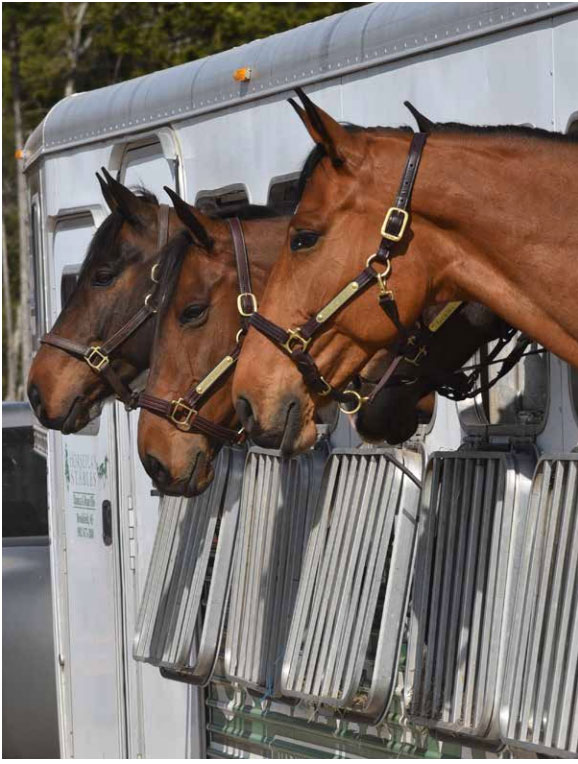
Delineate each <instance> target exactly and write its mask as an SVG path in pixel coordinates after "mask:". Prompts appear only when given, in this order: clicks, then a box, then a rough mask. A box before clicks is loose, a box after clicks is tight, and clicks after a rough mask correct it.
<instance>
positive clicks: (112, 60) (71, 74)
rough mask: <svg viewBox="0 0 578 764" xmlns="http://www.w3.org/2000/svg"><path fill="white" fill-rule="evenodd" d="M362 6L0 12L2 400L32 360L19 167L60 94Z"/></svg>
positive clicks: (196, 5)
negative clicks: (25, 147)
mask: <svg viewBox="0 0 578 764" xmlns="http://www.w3.org/2000/svg"><path fill="white" fill-rule="evenodd" d="M358 5H363V3H333V2H325V3H323V2H320V3H227V2H224V3H202V2H189V3H162V2H161V3H114V2H113V3H95V2H91V3H53V2H48V3H46V2H44V3H14V2H12V3H11V2H7V3H4V4H3V6H2V20H3V24H2V43H3V53H2V85H3V99H2V120H3V126H4V130H3V139H2V140H3V146H2V149H3V151H2V157H3V159H2V162H3V166H2V200H3V214H2V242H3V251H2V274H3V276H2V280H3V285H2V286H3V291H2V296H3V309H2V318H3V322H2V355H3V362H4V364H3V369H4V371H3V378H2V391H3V397H4V398H20V397H23V394H24V390H23V378H24V377H25V375H26V371H27V366H28V363H29V357H30V340H29V327H28V325H27V321H28V312H27V310H23V309H21V305H22V304H23V302H22V301H24V303H26V301H27V300H28V293H29V288H30V285H29V274H28V268H27V262H28V260H27V248H28V220H27V210H26V193H25V188H24V185H23V177H22V173H21V164H22V162H21V160H19V159H16V158H15V152H16V151H17V150H18V149H22V147H23V145H24V142H25V141H26V138H27V136H28V135H29V133H30V132H31V130H32V129H33V128H34V127H35V126H36V125H37V124H38V123H39V122H40V121H41V120H42V119H43V117H44V116H45V115H46V113H47V112H48V110H49V109H50V108H51V106H53V105H54V104H55V103H56V102H57V101H59V100H60V99H61V98H63V97H64V96H65V95H69V94H71V93H74V92H78V91H83V90H92V89H94V88H99V87H103V86H105V85H110V84H112V83H115V82H120V81H122V80H126V79H130V78H131V77H137V76H139V75H142V74H147V73H149V72H153V71H156V70H158V69H164V68H166V67H169V66H175V65H177V64H181V63H185V62H186V61H193V60H195V59H198V58H202V57H204V56H208V55H211V54H213V53H218V52H220V51H222V50H227V49H229V48H232V47H234V46H236V45H242V44H243V43H246V42H250V41H251V40H254V39H256V38H260V37H268V36H269V35H272V34H275V33H277V32H282V31H285V30H286V29H291V28H293V27H296V26H300V25H301V24H305V23H308V22H311V21H316V20H318V19H321V18H324V17H325V16H329V15H331V14H334V13H340V12H342V11H345V10H348V9H349V8H353V7H355V6H358Z"/></svg>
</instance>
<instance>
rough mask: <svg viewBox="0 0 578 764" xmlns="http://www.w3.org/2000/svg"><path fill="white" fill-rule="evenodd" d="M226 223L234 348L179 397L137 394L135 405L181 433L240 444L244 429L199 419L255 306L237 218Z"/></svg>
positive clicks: (233, 355) (234, 360) (238, 348)
mask: <svg viewBox="0 0 578 764" xmlns="http://www.w3.org/2000/svg"><path fill="white" fill-rule="evenodd" d="M227 223H228V224H229V227H230V229H231V237H232V239H233V249H234V251H235V262H236V264H237V276H238V279H239V294H238V295H237V310H238V311H239V315H240V316H241V328H240V329H239V331H238V332H237V337H236V343H235V347H234V348H233V350H232V351H231V353H229V354H228V355H226V356H225V357H224V358H222V359H221V360H220V361H219V363H218V364H217V365H216V366H214V367H213V369H211V371H210V372H209V373H208V374H206V375H205V376H204V377H203V379H201V381H200V382H198V383H197V384H196V385H193V387H191V388H190V389H189V391H188V392H187V393H186V395H185V396H183V397H182V398H178V399H177V400H172V401H167V400H164V398H157V397H156V396H154V395H149V394H148V393H147V392H146V391H145V392H144V393H141V394H140V395H139V397H138V405H139V406H140V407H141V408H143V409H146V410H147V411H150V412H151V413H152V414H156V415H157V416H160V417H162V418H163V419H167V420H168V421H169V422H171V423H172V424H173V425H174V426H175V427H177V428H178V429H179V430H182V431H183V432H199V433H202V434H203V435H208V436H210V437H213V438H216V439H217V440H220V441H223V442H225V443H242V442H243V441H244V440H245V432H244V430H243V428H241V429H240V430H233V429H230V428H229V427H224V426H223V425H220V424H218V423H217V422H212V421H211V420H210V419H206V418H205V417H203V416H201V414H199V411H198V409H199V408H200V407H201V406H202V405H203V403H204V402H205V401H206V399H207V398H208V397H210V396H211V395H212V394H213V393H214V392H215V390H216V388H217V385H220V384H221V383H222V382H224V380H225V379H226V378H227V377H229V376H230V374H231V373H232V371H233V369H234V368H235V364H236V363H237V359H238V358H239V354H240V352H241V342H242V339H243V337H244V335H245V334H246V332H247V329H248V328H249V317H250V316H251V315H252V313H253V312H254V310H256V307H257V301H256V298H255V295H254V294H253V292H252V290H251V275H250V271H249V257H248V255H247V246H246V244H245V237H244V235H243V227H242V225H241V221H240V220H239V219H238V218H230V219H228V220H227Z"/></svg>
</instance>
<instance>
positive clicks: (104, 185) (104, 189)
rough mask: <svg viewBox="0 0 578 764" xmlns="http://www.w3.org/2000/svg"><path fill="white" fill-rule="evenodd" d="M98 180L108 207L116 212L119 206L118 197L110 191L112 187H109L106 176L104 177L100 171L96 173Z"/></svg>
mask: <svg viewBox="0 0 578 764" xmlns="http://www.w3.org/2000/svg"><path fill="white" fill-rule="evenodd" d="M95 175H96V177H97V179H98V182H99V184H100V190H101V191H102V195H103V196H104V201H105V202H106V203H107V205H108V208H109V210H110V211H111V212H114V211H115V210H116V208H117V207H118V205H117V203H116V199H115V198H114V196H113V195H112V194H111V192H110V188H109V187H108V185H107V183H106V181H105V179H104V178H102V177H101V176H100V175H99V174H98V173H95Z"/></svg>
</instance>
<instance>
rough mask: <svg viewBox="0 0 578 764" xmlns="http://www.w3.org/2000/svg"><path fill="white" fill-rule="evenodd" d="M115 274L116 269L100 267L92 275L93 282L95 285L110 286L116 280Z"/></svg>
mask: <svg viewBox="0 0 578 764" xmlns="http://www.w3.org/2000/svg"><path fill="white" fill-rule="evenodd" d="M115 275H116V274H115V273H114V271H111V270H109V269H108V268H99V269H98V270H97V271H96V272H95V274H94V276H93V277H92V283H93V284H94V285H95V286H108V285H109V284H112V282H113V281H114V277H115Z"/></svg>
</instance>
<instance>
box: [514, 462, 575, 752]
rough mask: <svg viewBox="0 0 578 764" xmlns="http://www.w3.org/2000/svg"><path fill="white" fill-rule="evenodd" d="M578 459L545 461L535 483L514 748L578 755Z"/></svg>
mask: <svg viewBox="0 0 578 764" xmlns="http://www.w3.org/2000/svg"><path fill="white" fill-rule="evenodd" d="M577 473H578V455H562V456H556V455H552V456H549V455H548V456H544V457H542V459H541V460H540V462H539V463H538V466H537V468H536V473H535V476H534V481H533V493H532V501H531V502H530V504H531V510H532V511H531V513H530V514H529V518H528V524H527V526H526V529H525V538H524V544H525V554H524V557H523V566H522V569H521V575H520V586H519V588H518V591H517V594H516V602H515V610H516V619H515V623H516V629H515V631H514V632H513V633H512V639H511V641H510V645H509V654H508V662H509V663H510V664H511V671H510V674H509V677H508V681H507V683H506V684H505V686H504V692H503V694H502V712H501V717H502V733H503V737H504V739H505V740H506V742H507V743H508V745H509V746H510V748H512V749H514V750H518V749H519V750H522V751H532V752H537V753H543V754H546V755H549V756H554V757H558V758H561V757H568V758H576V756H577V754H578V478H577Z"/></svg>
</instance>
